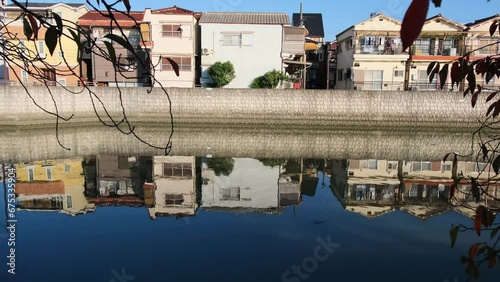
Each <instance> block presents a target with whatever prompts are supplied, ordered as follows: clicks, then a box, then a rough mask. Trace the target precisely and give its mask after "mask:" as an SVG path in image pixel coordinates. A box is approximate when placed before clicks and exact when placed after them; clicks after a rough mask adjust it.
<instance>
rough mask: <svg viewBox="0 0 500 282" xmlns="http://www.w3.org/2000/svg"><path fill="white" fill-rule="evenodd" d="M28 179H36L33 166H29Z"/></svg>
mask: <svg viewBox="0 0 500 282" xmlns="http://www.w3.org/2000/svg"><path fill="white" fill-rule="evenodd" d="M28 180H29V181H34V180H35V172H34V171H33V169H32V168H28Z"/></svg>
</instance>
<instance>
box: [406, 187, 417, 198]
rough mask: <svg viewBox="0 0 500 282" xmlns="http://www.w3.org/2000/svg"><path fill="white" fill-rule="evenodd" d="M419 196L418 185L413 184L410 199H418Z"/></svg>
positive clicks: (409, 194)
mask: <svg viewBox="0 0 500 282" xmlns="http://www.w3.org/2000/svg"><path fill="white" fill-rule="evenodd" d="M417 196H418V184H413V185H411V188H410V192H409V193H408V197H417Z"/></svg>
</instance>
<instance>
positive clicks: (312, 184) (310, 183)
mask: <svg viewBox="0 0 500 282" xmlns="http://www.w3.org/2000/svg"><path fill="white" fill-rule="evenodd" d="M318 181H319V180H318V178H316V177H307V178H304V180H302V184H301V185H300V190H301V191H300V192H301V194H302V195H306V196H310V197H314V195H316V187H317V186H318Z"/></svg>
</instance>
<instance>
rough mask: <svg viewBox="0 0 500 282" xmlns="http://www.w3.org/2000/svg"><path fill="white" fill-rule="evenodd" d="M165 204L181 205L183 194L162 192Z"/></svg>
mask: <svg viewBox="0 0 500 282" xmlns="http://www.w3.org/2000/svg"><path fill="white" fill-rule="evenodd" d="M163 197H164V199H165V205H167V206H168V205H182V203H184V196H183V195H182V194H163Z"/></svg>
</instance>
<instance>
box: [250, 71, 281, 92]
mask: <svg viewBox="0 0 500 282" xmlns="http://www.w3.org/2000/svg"><path fill="white" fill-rule="evenodd" d="M286 79H288V76H287V75H286V74H285V73H283V72H280V71H277V70H272V71H268V72H266V73H265V74H264V75H262V76H259V77H256V78H255V79H254V80H253V81H252V84H251V85H250V87H251V88H270V89H274V88H276V87H278V85H280V83H281V82H282V81H284V80H286Z"/></svg>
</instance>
